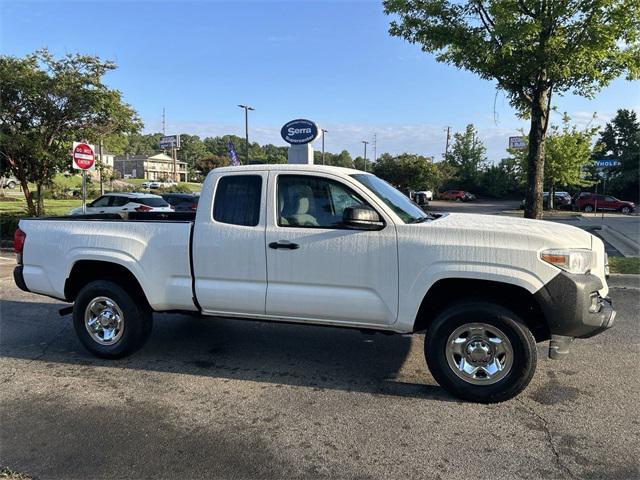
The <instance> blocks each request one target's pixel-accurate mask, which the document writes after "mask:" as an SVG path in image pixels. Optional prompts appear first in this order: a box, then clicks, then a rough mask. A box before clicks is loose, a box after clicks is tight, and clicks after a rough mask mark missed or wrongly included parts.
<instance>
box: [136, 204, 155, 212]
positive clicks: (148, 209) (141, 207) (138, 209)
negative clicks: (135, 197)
mask: <svg viewBox="0 0 640 480" xmlns="http://www.w3.org/2000/svg"><path fill="white" fill-rule="evenodd" d="M134 210H135V211H136V212H148V211H150V210H153V208H151V207H147V206H146V205H140V206H139V207H137V208H135V209H134Z"/></svg>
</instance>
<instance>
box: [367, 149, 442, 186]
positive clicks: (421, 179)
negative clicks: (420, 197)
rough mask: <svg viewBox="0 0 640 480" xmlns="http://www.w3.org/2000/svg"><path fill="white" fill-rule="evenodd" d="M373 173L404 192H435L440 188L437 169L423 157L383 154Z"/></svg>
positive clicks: (429, 160)
mask: <svg viewBox="0 0 640 480" xmlns="http://www.w3.org/2000/svg"><path fill="white" fill-rule="evenodd" d="M373 173H375V174H376V175H377V176H379V177H380V178H383V179H384V180H386V181H387V182H389V183H390V184H391V185H393V186H395V187H396V188H398V189H399V190H401V191H403V192H408V191H409V190H414V191H420V190H435V189H437V186H438V169H437V167H436V166H435V165H434V164H433V163H432V162H431V159H430V158H427V157H423V156H421V155H414V154H410V153H403V154H401V155H397V156H393V155H390V154H388V153H383V154H382V155H380V157H378V161H377V162H376V163H375V164H374V165H373Z"/></svg>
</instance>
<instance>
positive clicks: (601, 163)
mask: <svg viewBox="0 0 640 480" xmlns="http://www.w3.org/2000/svg"><path fill="white" fill-rule="evenodd" d="M619 166H620V160H615V159H610V160H596V167H598V168H611V167H619Z"/></svg>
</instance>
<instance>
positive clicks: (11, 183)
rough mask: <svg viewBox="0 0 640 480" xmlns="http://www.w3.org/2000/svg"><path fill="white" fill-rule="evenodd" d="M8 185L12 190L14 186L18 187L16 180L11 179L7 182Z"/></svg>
mask: <svg viewBox="0 0 640 480" xmlns="http://www.w3.org/2000/svg"><path fill="white" fill-rule="evenodd" d="M7 187H9V188H10V189H11V190H13V189H14V188H16V182H14V181H13V180H11V181H10V182H9V183H7Z"/></svg>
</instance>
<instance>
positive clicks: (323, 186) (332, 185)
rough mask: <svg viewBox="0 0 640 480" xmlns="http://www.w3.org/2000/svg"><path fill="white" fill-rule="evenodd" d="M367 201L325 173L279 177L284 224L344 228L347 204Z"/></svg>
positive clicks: (281, 224) (282, 220)
mask: <svg viewBox="0 0 640 480" xmlns="http://www.w3.org/2000/svg"><path fill="white" fill-rule="evenodd" d="M356 205H366V202H365V201H364V200H362V198H360V196H358V195H357V194H356V193H355V192H354V191H353V190H351V189H350V188H349V187H347V186H345V185H343V184H341V183H339V182H336V181H333V180H329V179H327V178H322V177H313V176H306V175H280V176H279V177H278V225H280V226H281V227H308V228H341V227H342V214H343V212H344V210H345V208H347V207H353V206H356Z"/></svg>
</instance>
